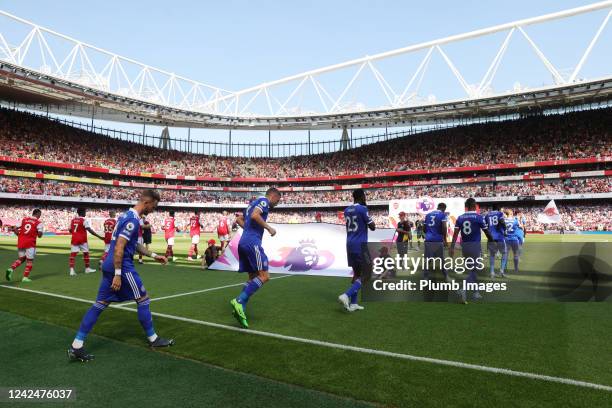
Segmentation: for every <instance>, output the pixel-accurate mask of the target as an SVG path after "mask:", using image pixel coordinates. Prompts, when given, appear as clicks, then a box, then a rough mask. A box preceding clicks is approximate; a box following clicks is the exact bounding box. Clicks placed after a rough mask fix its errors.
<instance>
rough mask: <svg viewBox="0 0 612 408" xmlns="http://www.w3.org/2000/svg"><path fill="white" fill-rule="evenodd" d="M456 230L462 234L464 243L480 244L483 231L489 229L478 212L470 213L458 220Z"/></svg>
mask: <svg viewBox="0 0 612 408" xmlns="http://www.w3.org/2000/svg"><path fill="white" fill-rule="evenodd" d="M455 229H459V231H460V232H461V241H462V242H480V239H481V231H484V230H487V229H488V227H487V224H486V223H485V220H484V218H483V217H482V215H480V214H478V213H477V212H476V211H468V212H466V213H465V214H463V215H460V216H459V217H458V218H457V222H455Z"/></svg>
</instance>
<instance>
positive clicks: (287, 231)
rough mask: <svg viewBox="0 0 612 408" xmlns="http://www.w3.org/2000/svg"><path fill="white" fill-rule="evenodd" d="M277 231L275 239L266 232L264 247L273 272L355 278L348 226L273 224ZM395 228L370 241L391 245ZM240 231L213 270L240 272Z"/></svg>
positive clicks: (371, 234) (370, 235)
mask: <svg viewBox="0 0 612 408" xmlns="http://www.w3.org/2000/svg"><path fill="white" fill-rule="evenodd" d="M270 225H272V226H273V227H274V228H275V229H276V235H275V236H274V237H271V236H270V235H269V234H268V233H267V232H264V237H263V242H262V245H263V248H264V251H265V252H266V255H267V256H268V263H269V271H270V272H272V273H287V274H296V275H317V276H342V277H349V276H352V275H353V273H352V270H351V268H349V266H348V265H347V259H346V228H345V227H344V225H338V224H325V223H312V224H270ZM393 233H394V230H393V229H377V230H376V231H369V233H368V240H369V242H391V240H392V238H393ZM241 235H242V231H241V230H240V231H238V233H236V234H235V235H234V237H233V238H232V240H231V241H230V244H229V247H228V249H227V250H225V252H224V253H223V255H222V256H221V257H220V258H219V259H217V261H216V262H215V263H213V264H212V265H211V267H210V269H217V270H223V271H237V270H238V241H239V240H240V236H241Z"/></svg>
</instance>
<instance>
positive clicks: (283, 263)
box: [270, 240, 334, 272]
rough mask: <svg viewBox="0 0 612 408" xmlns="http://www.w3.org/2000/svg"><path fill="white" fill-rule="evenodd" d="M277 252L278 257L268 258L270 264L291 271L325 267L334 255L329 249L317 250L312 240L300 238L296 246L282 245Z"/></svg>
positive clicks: (332, 261)
mask: <svg viewBox="0 0 612 408" xmlns="http://www.w3.org/2000/svg"><path fill="white" fill-rule="evenodd" d="M278 252H279V255H280V259H278V258H277V259H274V260H270V266H275V267H281V268H286V269H287V270H288V271H292V272H306V271H310V270H320V269H326V268H328V267H329V266H330V265H331V264H333V263H334V255H333V254H332V253H331V252H330V251H326V250H319V249H318V248H317V245H316V243H315V241H314V240H302V241H300V245H299V246H298V247H294V248H291V247H284V248H280V249H279V250H278Z"/></svg>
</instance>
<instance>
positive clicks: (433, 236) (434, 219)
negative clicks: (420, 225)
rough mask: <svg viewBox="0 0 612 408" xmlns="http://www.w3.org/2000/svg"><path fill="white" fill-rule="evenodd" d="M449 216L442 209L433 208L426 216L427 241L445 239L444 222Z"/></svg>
mask: <svg viewBox="0 0 612 408" xmlns="http://www.w3.org/2000/svg"><path fill="white" fill-rule="evenodd" d="M445 221H448V217H447V216H446V214H445V213H443V212H442V211H440V210H433V211H431V212H430V213H428V214H427V215H426V216H425V241H426V242H442V241H443V239H444V235H442V234H443V229H444V227H443V226H442V223H443V222H445Z"/></svg>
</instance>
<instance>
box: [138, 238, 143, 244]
mask: <svg viewBox="0 0 612 408" xmlns="http://www.w3.org/2000/svg"><path fill="white" fill-rule="evenodd" d="M138 243H139V244H140V245H144V238H143V237H138Z"/></svg>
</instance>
